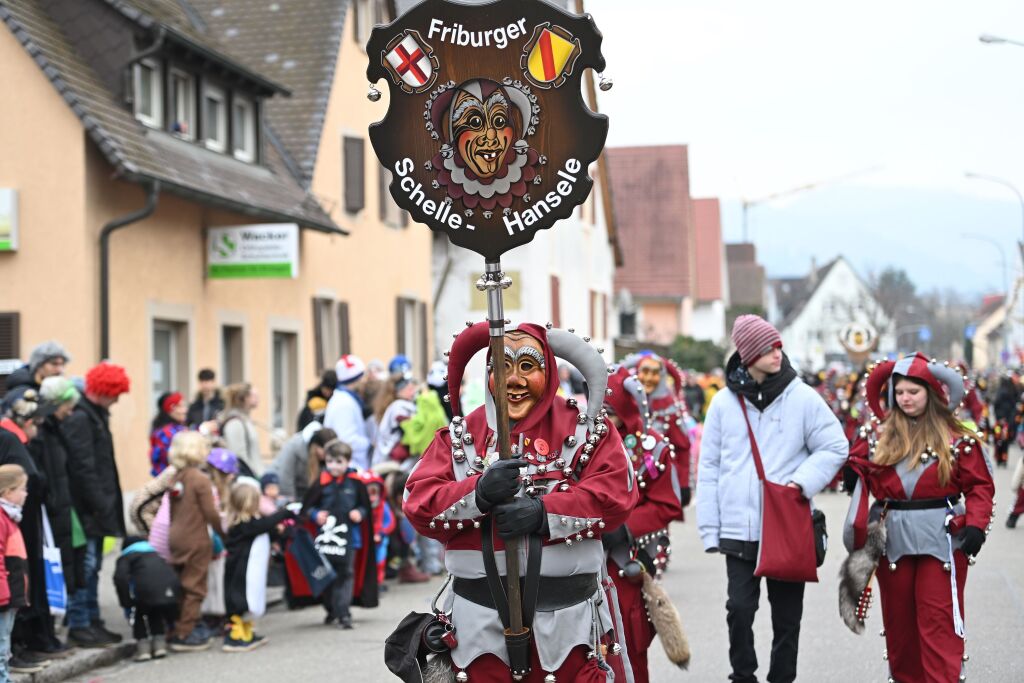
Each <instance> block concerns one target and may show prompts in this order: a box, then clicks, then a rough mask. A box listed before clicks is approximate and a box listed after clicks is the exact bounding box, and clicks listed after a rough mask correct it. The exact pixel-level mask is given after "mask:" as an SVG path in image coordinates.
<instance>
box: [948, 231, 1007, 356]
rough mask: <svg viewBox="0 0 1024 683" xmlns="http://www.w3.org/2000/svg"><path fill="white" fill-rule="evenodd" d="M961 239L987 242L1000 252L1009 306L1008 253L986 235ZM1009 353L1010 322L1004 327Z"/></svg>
mask: <svg viewBox="0 0 1024 683" xmlns="http://www.w3.org/2000/svg"><path fill="white" fill-rule="evenodd" d="M960 237H962V238H964V239H966V240H978V241H979V242H987V243H988V244H991V245H992V246H993V247H995V248H996V251H998V252H999V260H1000V261H1002V263H1003V301H1004V304H1003V305H1004V306H1006V305H1009V303H1010V280H1009V278H1008V276H1007V270H1006V252H1005V251H1003V247H1002V246H1001V245H1000V244H999V242H998V241H997V240H994V239H992V238H991V237H986V236H985V235H969V234H963V235H960ZM1009 351H1010V325H1009V322H1007V324H1005V325H1003V352H1004V353H1008V352H1009Z"/></svg>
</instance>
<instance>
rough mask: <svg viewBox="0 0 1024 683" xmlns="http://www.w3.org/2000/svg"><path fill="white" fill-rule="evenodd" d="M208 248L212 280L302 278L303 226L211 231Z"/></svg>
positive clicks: (290, 225) (209, 269)
mask: <svg viewBox="0 0 1024 683" xmlns="http://www.w3.org/2000/svg"><path fill="white" fill-rule="evenodd" d="M206 244H207V249H206V254H207V269H206V275H207V277H209V278H210V279H211V280H225V279H235V278H294V277H298V274H299V226H297V225H295V224H294V223H279V224H269V225H237V226H233V227H230V228H210V229H209V230H208V231H207V238H206Z"/></svg>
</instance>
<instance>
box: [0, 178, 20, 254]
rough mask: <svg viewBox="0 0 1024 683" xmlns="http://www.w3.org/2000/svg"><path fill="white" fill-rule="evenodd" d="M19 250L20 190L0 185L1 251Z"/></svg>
mask: <svg viewBox="0 0 1024 683" xmlns="http://www.w3.org/2000/svg"><path fill="white" fill-rule="evenodd" d="M17 250H18V191H17V190H14V189H12V188H9V187H0V251H17Z"/></svg>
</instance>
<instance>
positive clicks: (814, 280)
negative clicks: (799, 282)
mask: <svg viewBox="0 0 1024 683" xmlns="http://www.w3.org/2000/svg"><path fill="white" fill-rule="evenodd" d="M807 281H808V282H810V283H811V286H812V287H813V286H814V285H816V284H818V261H817V259H815V258H814V257H813V256H812V257H811V274H810V275H809V276H807Z"/></svg>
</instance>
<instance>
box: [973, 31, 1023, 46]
mask: <svg viewBox="0 0 1024 683" xmlns="http://www.w3.org/2000/svg"><path fill="white" fill-rule="evenodd" d="M978 40H980V41H981V42H983V43H988V44H989V45H1002V44H1007V45H1020V46H1021V47H1024V43H1022V42H1021V41H1019V40H1011V39H1010V38H1001V37H1000V36H994V35H992V34H991V33H982V34H981V35H980V36H978Z"/></svg>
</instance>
